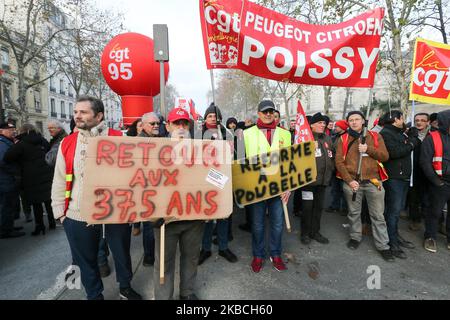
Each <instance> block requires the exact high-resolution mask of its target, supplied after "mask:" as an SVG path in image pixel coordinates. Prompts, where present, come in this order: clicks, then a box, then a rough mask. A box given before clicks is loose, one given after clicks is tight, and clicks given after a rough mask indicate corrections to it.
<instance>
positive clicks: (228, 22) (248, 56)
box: [200, 0, 384, 87]
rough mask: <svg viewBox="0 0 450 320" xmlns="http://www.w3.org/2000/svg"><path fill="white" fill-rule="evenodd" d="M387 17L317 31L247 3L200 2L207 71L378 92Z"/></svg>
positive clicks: (373, 14) (379, 11)
mask: <svg viewBox="0 0 450 320" xmlns="http://www.w3.org/2000/svg"><path fill="white" fill-rule="evenodd" d="M383 17H384V9H383V8H375V9H374V10H371V11H368V12H365V13H363V14H361V15H359V16H357V17H355V18H353V19H350V20H348V21H345V22H342V23H339V24H330V25H313V24H307V23H304V22H301V21H298V20H295V19H293V18H291V17H289V16H286V15H283V14H280V13H278V12H276V11H273V10H270V9H268V8H265V7H263V6H260V5H258V4H256V3H253V2H250V1H247V0H234V1H229V0H200V20H201V26H202V32H203V46H204V50H205V57H206V66H207V68H208V69H220V68H231V69H240V70H243V71H245V72H248V73H250V74H252V75H255V76H258V77H262V78H266V79H272V80H276V81H288V82H292V83H303V84H311V85H321V86H336V87H373V84H374V79H375V73H376V66H377V60H378V54H379V51H380V49H379V46H380V39H381V35H382V32H383Z"/></svg>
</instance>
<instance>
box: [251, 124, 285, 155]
mask: <svg viewBox="0 0 450 320" xmlns="http://www.w3.org/2000/svg"><path fill="white" fill-rule="evenodd" d="M272 134H273V136H272V145H269V142H268V141H267V138H266V134H265V132H263V131H262V130H260V129H259V128H258V127H257V126H253V127H251V128H250V129H247V130H244V143H245V153H246V157H247V158H250V157H253V156H256V155H258V154H263V153H268V152H270V151H275V150H279V149H280V148H286V147H290V146H291V133H290V132H289V131H287V130H285V129H282V128H280V127H277V128H276V130H275V132H274V133H272Z"/></svg>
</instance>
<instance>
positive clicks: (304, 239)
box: [300, 236, 311, 245]
mask: <svg viewBox="0 0 450 320" xmlns="http://www.w3.org/2000/svg"><path fill="white" fill-rule="evenodd" d="M300 242H301V243H303V244H304V245H308V244H310V243H311V238H310V237H308V236H301V237H300Z"/></svg>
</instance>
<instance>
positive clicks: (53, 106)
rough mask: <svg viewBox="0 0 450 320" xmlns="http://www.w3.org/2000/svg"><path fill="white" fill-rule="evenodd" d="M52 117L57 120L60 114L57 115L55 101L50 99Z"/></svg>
mask: <svg viewBox="0 0 450 320" xmlns="http://www.w3.org/2000/svg"><path fill="white" fill-rule="evenodd" d="M50 116H51V117H52V118H56V117H57V116H58V114H57V113H56V104H55V99H50Z"/></svg>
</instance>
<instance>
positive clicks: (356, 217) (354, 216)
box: [336, 111, 394, 261]
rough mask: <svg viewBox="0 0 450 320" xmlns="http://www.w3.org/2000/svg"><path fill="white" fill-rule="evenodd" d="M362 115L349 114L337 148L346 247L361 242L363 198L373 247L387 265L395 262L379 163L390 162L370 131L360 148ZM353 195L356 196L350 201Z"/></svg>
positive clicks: (350, 247) (377, 139) (376, 136)
mask: <svg viewBox="0 0 450 320" xmlns="http://www.w3.org/2000/svg"><path fill="white" fill-rule="evenodd" d="M364 121H365V118H364V115H363V114H362V113H361V112H359V111H352V112H349V114H348V115H347V122H348V124H349V129H348V133H346V134H344V135H342V136H341V138H340V139H339V140H338V143H337V147H336V170H337V172H338V175H337V176H338V177H339V178H342V179H343V180H344V182H345V183H344V188H343V189H344V196H345V199H346V201H347V205H348V219H349V221H350V241H349V242H348V243H347V247H348V248H349V249H351V250H356V249H357V248H358V246H359V244H360V242H361V240H362V224H361V207H362V201H363V197H364V196H365V197H366V199H367V204H368V206H369V215H370V219H371V221H372V232H373V238H374V240H375V247H376V248H377V249H378V251H379V252H380V254H381V256H382V257H383V259H384V260H386V261H394V256H393V255H392V252H391V250H390V247H389V244H388V243H389V237H388V233H387V227H386V221H385V219H384V189H383V185H382V183H381V182H382V180H385V179H386V178H387V176H386V171H385V170H384V168H383V167H382V164H381V162H386V161H387V160H388V159H389V153H388V151H387V149H386V146H385V144H384V141H383V137H382V136H381V135H379V134H378V133H376V132H371V131H369V132H368V133H367V136H366V143H365V144H362V143H361V142H362V141H361V138H362V132H363V126H364ZM360 156H362V165H361V179H360V180H359V181H357V177H356V176H357V171H358V163H359V159H360ZM353 194H355V195H356V198H355V200H354V201H353Z"/></svg>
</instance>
